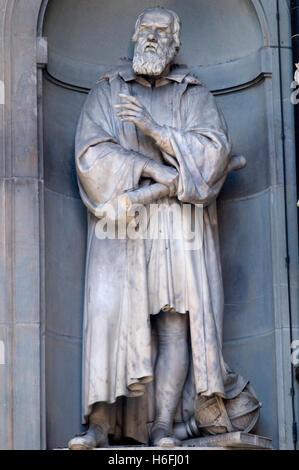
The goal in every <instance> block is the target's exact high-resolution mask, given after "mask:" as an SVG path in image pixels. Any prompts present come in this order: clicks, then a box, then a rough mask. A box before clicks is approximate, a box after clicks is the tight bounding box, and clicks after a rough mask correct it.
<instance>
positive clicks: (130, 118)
mask: <svg viewBox="0 0 299 470" xmlns="http://www.w3.org/2000/svg"><path fill="white" fill-rule="evenodd" d="M119 96H120V97H121V98H122V99H124V100H125V101H126V102H125V103H123V104H117V105H115V108H116V109H117V110H119V111H120V112H119V113H118V114H117V116H118V117H119V118H120V120H121V121H122V122H133V123H134V124H136V126H137V127H138V128H139V129H140V130H141V131H142V132H143V133H144V134H146V135H148V136H150V137H153V138H156V136H157V134H158V133H159V129H160V126H159V125H158V124H157V123H156V122H155V121H154V119H153V118H152V116H151V115H150V113H149V112H148V110H147V109H146V108H145V107H144V106H143V105H142V104H141V103H140V101H138V100H137V98H135V97H134V96H130V95H124V94H123V93H119Z"/></svg>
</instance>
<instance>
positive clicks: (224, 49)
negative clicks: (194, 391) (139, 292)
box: [43, 0, 276, 446]
mask: <svg viewBox="0 0 299 470" xmlns="http://www.w3.org/2000/svg"><path fill="white" fill-rule="evenodd" d="M156 3H157V2H155V1H147V0H141V1H139V2H135V1H131V0H122V2H121V6H120V2H119V0H113V1H111V0H109V1H102V2H98V1H97V0H89V1H88V2H86V1H82V0H63V1H61V0H50V1H49V2H48V6H47V9H46V11H45V16H44V22H43V36H45V37H47V39H48V48H49V49H48V52H49V60H48V66H47V70H46V72H45V74H44V84H43V105H44V123H45V124H44V165H45V207H46V212H45V224H46V225H45V226H46V231H45V232H46V266H47V271H46V309H47V310H46V311H47V342H46V344H47V362H46V365H47V368H46V381H47V382H46V383H47V397H48V400H47V431H48V442H49V445H50V446H54V445H62V444H63V443H66V441H67V439H68V438H69V437H70V436H71V435H72V434H73V433H74V432H75V431H78V430H79V427H80V390H81V388H80V384H81V375H80V369H81V356H80V354H81V344H80V337H81V328H82V310H83V283H84V259H85V234H86V225H85V209H84V207H83V205H82V203H81V201H80V198H79V195H78V188H77V183H76V175H75V169H74V136H75V126H76V123H77V120H78V116H79V113H80V110H81V107H82V104H83V102H84V100H85V97H86V93H87V92H88V89H89V88H90V87H91V86H92V85H93V83H94V82H95V81H96V80H97V79H98V78H99V76H100V75H101V74H102V73H104V72H105V71H106V70H109V69H111V67H113V66H115V65H119V66H122V65H123V64H124V63H127V60H125V59H124V58H131V57H132V44H131V41H130V38H131V36H132V34H133V31H134V23H135V19H136V18H137V16H138V14H139V13H140V12H141V11H142V10H143V9H144V8H146V7H149V6H153V5H155V4H156ZM255 3H257V2H255ZM159 4H160V5H162V6H166V7H168V8H171V9H173V10H175V11H177V12H178V14H179V15H180V16H181V19H182V24H183V30H182V31H183V33H182V44H183V47H182V50H181V52H180V54H179V56H178V58H177V62H178V63H183V64H186V65H187V66H189V67H190V68H191V69H192V70H193V71H194V73H196V74H197V76H199V77H200V79H202V80H203V81H204V82H205V83H206V85H207V86H208V87H209V88H210V89H211V90H213V91H214V92H215V94H216V95H217V99H218V101H219V104H220V106H221V107H222V109H223V111H224V113H225V116H226V119H227V122H228V125H229V128H230V131H231V134H232V138H233V143H234V152H235V153H241V154H244V155H246V158H247V160H248V165H247V168H246V169H245V170H243V171H242V172H240V173H239V174H238V173H236V174H233V175H231V176H230V177H229V179H228V181H227V183H226V186H225V188H224V190H223V192H222V196H221V198H222V200H223V201H229V202H227V203H225V202H224V203H223V205H221V204H219V217H220V231H221V234H220V235H221V241H222V252H223V272H224V284H225V292H226V307H225V309H226V312H225V313H226V316H225V350H226V354H227V357H228V358H229V360H230V362H231V363H232V364H233V365H235V366H236V368H238V369H239V370H240V371H241V373H242V374H244V375H245V376H246V377H247V376H248V377H249V378H250V379H251V380H252V381H253V384H254V386H255V387H256V388H257V390H258V392H259V395H261V396H262V399H263V396H264V395H265V391H266V390H272V392H269V391H267V400H266V404H265V413H264V414H263V418H262V420H261V426H260V429H259V432H260V433H262V434H267V435H268V434H269V432H270V430H269V429H270V428H272V429H273V427H275V426H274V420H275V418H274V420H272V421H271V418H269V416H268V410H270V408H271V406H272V407H273V406H276V396H275V391H274V388H273V387H272V386H271V384H272V378H271V377H270V376H269V375H268V376H267V370H269V363H268V362H267V363H265V364H264V369H265V370H263V365H261V369H260V371H256V369H255V364H256V349H257V347H260V344H259V337H260V335H261V334H262V335H264V334H265V335H266V336H267V335H268V331H269V330H271V328H272V323H273V316H272V308H271V306H272V297H271V296H272V290H271V279H270V278H269V279H268V280H269V282H268V281H267V280H266V279H267V276H266V272H267V269H269V263H270V260H271V253H270V252H269V248H267V247H265V242H268V241H269V237H270V224H269V225H268V226H267V227H266V228H265V229H263V226H262V225H261V224H263V221H264V220H265V217H266V216H267V210H268V206H267V204H268V200H267V197H268V193H267V188H268V187H269V185H270V181H269V153H270V152H269V135H268V126H269V120H270V119H271V116H269V115H268V114H267V94H266V90H267V86H268V83H267V82H268V80H269V81H270V80H271V66H270V62H269V50H268V49H267V43H268V40H269V34H267V33H266V31H265V29H264V28H263V26H264V24H263V25H262V24H261V21H260V19H259V15H260V14H261V12H260V11H259V12H258V11H257V10H256V8H255V6H254V4H253V3H252V2H251V1H248V0H225V1H221V2H219V1H217V0H200V1H195V0H186V1H184V2H183V3H182V2H179V1H177V0H172V1H171V0H170V1H162V2H161V1H160V2H159ZM120 11H121V14H120ZM258 14H259V15H258ZM244 110H246V112H245V113H244ZM264 191H266V196H265V195H264V196H260V195H261V193H263V192H264ZM242 198H243V199H242ZM248 198H249V202H248V201H247V199H248ZM244 200H246V201H247V202H244ZM260 207H261V209H260ZM241 221H242V223H241ZM253 227H254V228H255V230H253V232H254V233H253V232H250V228H253ZM236 230H237V235H238V236H237V237H234V236H233V235H236ZM246 235H248V239H247V237H246ZM231 238H233V241H232V242H231V241H230V240H231ZM238 243H239V244H241V245H242V246H243V252H241V253H238V249H239V245H238ZM256 244H258V246H260V250H254V247H255V246H256ZM232 246H233V247H234V249H233V250H232V249H231V248H232ZM268 247H269V244H268ZM253 266H258V268H257V270H256V273H255V274H254V275H253V274H252V269H253ZM248 335H250V337H251V340H249V341H248V340H247V339H246V340H245V338H247V337H248ZM266 340H267V341H268V342H267V344H266V346H265V351H264V355H265V356H267V354H271V348H272V347H273V344H272V342H273V337H272V336H271V335H270V337H268V336H267V338H266ZM236 341H239V342H240V343H241V345H240V354H239V355H238V353H237V354H236V348H235V343H236ZM267 361H268V357H267ZM266 364H267V365H266ZM266 369H267V370H266ZM270 369H271V370H274V369H275V364H274V361H273V360H272V361H271V364H270ZM265 377H266V379H265ZM70 391H71V393H70ZM271 393H272V395H271ZM268 407H269V408H268ZM61 410H63V413H61ZM272 434H273V433H272ZM272 434H271V436H272ZM273 437H274V438H275V436H273Z"/></svg>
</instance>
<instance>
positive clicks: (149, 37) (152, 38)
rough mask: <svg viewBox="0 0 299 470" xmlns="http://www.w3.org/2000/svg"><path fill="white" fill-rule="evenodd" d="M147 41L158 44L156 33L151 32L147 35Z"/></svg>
mask: <svg viewBox="0 0 299 470" xmlns="http://www.w3.org/2000/svg"><path fill="white" fill-rule="evenodd" d="M147 40H148V41H150V42H157V37H156V31H154V30H152V31H150V32H149V33H148V35H147Z"/></svg>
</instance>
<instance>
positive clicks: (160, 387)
mask: <svg viewBox="0 0 299 470" xmlns="http://www.w3.org/2000/svg"><path fill="white" fill-rule="evenodd" d="M154 324H155V328H156V332H157V335H158V359H157V363H156V368H155V422H154V424H153V428H152V433H151V440H152V444H153V445H162V444H161V443H162V440H163V439H164V441H165V442H164V445H167V446H174V445H177V443H176V442H175V440H174V438H170V439H169V438H168V437H169V436H172V428H173V420H174V415H175V412H176V409H177V406H178V403H179V400H180V398H181V395H182V391H183V387H184V384H185V381H186V377H187V372H188V365H189V352H188V324H189V322H188V315H187V314H185V315H182V314H179V313H170V312H161V313H160V314H159V315H157V317H156V318H154Z"/></svg>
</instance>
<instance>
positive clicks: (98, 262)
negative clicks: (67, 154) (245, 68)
mask: <svg viewBox="0 0 299 470" xmlns="http://www.w3.org/2000/svg"><path fill="white" fill-rule="evenodd" d="M180 31H181V24H180V20H179V18H178V16H177V14H176V13H174V12H173V11H170V10H166V9H163V8H152V9H148V10H145V11H144V12H143V13H142V14H141V15H140V16H139V18H138V19H137V23H136V28H135V34H134V36H133V42H134V43H135V52H134V59H133V66H129V67H126V68H124V67H120V68H119V69H118V70H113V71H112V72H111V73H107V74H106V75H105V76H103V77H101V78H100V80H99V81H98V82H97V84H96V85H95V87H94V88H93V89H92V90H91V92H90V94H89V96H88V98H87V100H86V102H85V105H84V108H83V110H82V113H81V117H80V121H79V124H78V128H77V134H76V168H77V174H78V183H79V189H80V194H81V197H82V200H83V202H84V204H85V205H86V207H87V208H88V245H87V264H86V281H85V311H84V332H83V413H82V417H83V422H84V423H86V424H88V431H87V432H86V433H85V434H84V435H81V436H77V437H75V438H73V439H72V440H71V441H70V443H69V447H70V448H71V449H90V448H93V447H102V446H106V445H108V435H110V436H114V440H118V439H121V438H124V437H126V438H132V439H134V440H135V441H138V442H140V443H145V444H148V443H150V444H151V445H153V446H166V447H167V446H168V447H171V446H177V445H179V444H180V442H179V441H180V439H179V437H178V434H177V433H175V432H174V427H175V426H174V424H175V423H178V422H186V421H188V419H189V418H190V416H192V415H194V403H195V402H196V400H198V399H199V398H201V399H204V398H207V397H222V398H224V399H225V398H233V397H235V396H237V395H238V394H239V393H240V391H241V390H243V388H244V387H245V386H246V381H244V380H243V379H242V377H240V376H239V375H236V374H234V373H233V372H232V371H231V370H230V369H229V367H228V366H227V365H226V363H225V362H224V360H223V356H222V316H223V289H222V278H221V266H220V259H219V246H218V234H217V230H218V226H217V214H216V202H215V201H216V197H217V195H218V194H219V192H220V190H221V188H222V186H223V183H224V181H225V179H226V176H227V173H228V172H229V171H231V170H232V169H234V166H236V165H234V161H233V158H232V157H231V155H230V154H231V142H230V138H229V135H228V131H227V127H226V123H225V121H224V118H223V116H222V114H221V112H220V110H219V109H218V107H217V105H216V102H215V99H214V97H213V96H212V94H211V93H210V92H209V91H208V90H207V89H206V88H205V87H204V86H203V85H202V83H201V82H200V81H199V80H198V78H196V77H195V76H193V75H191V74H190V73H189V71H188V70H187V69H182V68H180V67H178V66H173V65H172V62H173V59H174V57H175V55H176V54H177V52H178V51H179V48H180ZM239 163H240V162H239ZM237 166H238V165H237ZM239 166H240V165H239ZM154 188H158V189H159V191H158V192H157V191H156V190H155V189H154ZM137 191H139V193H140V194H141V193H142V191H147V194H148V193H150V194H151V201H150V202H151V203H154V204H155V205H156V206H157V207H158V209H160V208H161V210H158V211H148V210H147V209H148V208H149V205H150V202H149V199H148V196H147V198H146V202H147V204H146V210H147V214H148V213H149V214H150V216H149V220H148V224H149V225H150V226H151V227H152V228H153V227H156V226H157V225H158V224H159V232H163V234H164V235H165V234H166V236H164V237H143V238H138V237H137V238H136V237H135V238H134V237H129V236H126V237H117V236H115V237H114V238H113V237H107V238H105V237H99V236H97V230H96V227H97V224H98V223H99V221H100V220H102V219H101V217H102V215H101V209H102V208H103V207H107V205H109V203H111V204H113V203H114V202H115V200H116V199H117V198H118V197H121V196H122V195H124V194H133V195H134V192H136V194H137ZM143 202H144V201H143ZM186 205H188V206H189V207H190V213H191V216H192V214H193V216H194V217H195V219H196V217H197V215H198V213H197V212H196V211H197V210H199V209H198V208H202V210H201V212H200V214H201V217H202V234H201V243H199V244H195V245H194V246H193V247H192V249H190V247H188V246H187V245H188V240H186V239H185V237H184V229H185V227H184V224H185V222H186V220H185V215H184V214H183V212H184V210H183V209H184V207H185V206H186ZM173 214H176V215H177V214H179V215H181V216H182V218H181V219H179V220H181V223H180V222H179V223H177V222H175V220H174V219H175V217H173ZM196 214H197V215H196ZM191 218H192V217H191ZM176 220H178V219H176ZM174 233H176V236H173V235H174ZM178 233H179V234H181V236H177V234H178Z"/></svg>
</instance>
